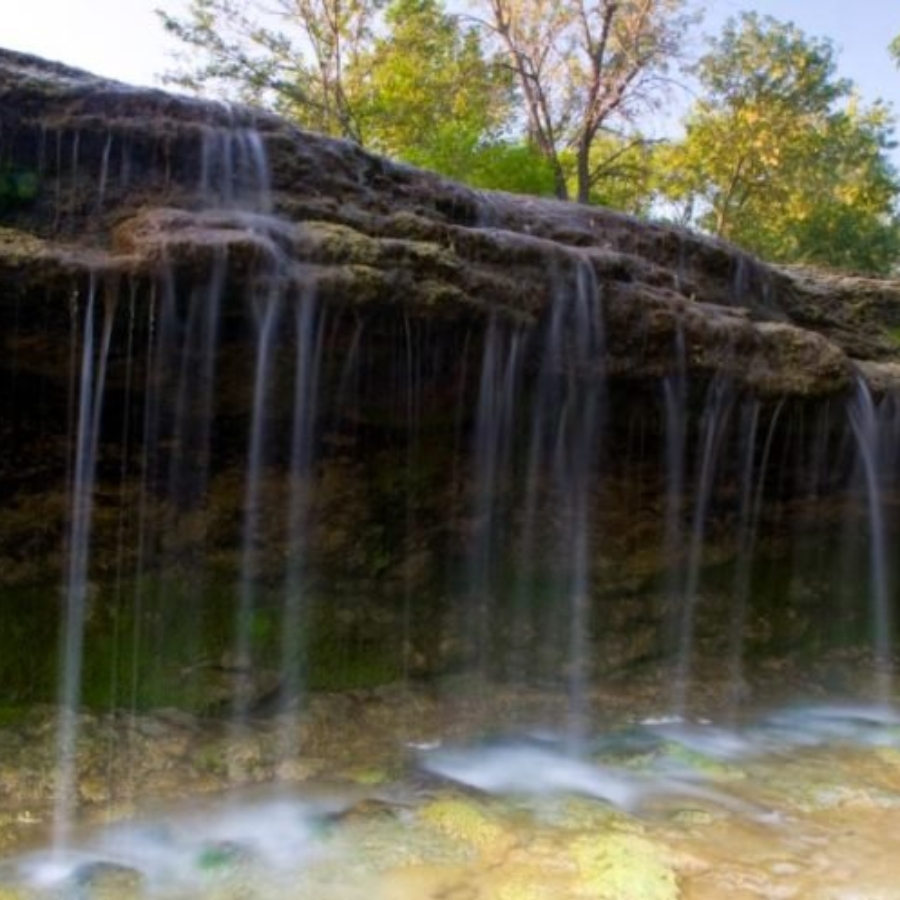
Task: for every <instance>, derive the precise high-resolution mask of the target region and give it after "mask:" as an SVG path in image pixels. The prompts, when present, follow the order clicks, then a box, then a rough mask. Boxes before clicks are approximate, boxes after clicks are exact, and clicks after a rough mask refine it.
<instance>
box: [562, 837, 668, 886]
mask: <svg viewBox="0 0 900 900" xmlns="http://www.w3.org/2000/svg"><path fill="white" fill-rule="evenodd" d="M569 853H570V855H571V857H572V859H573V860H574V862H575V865H576V866H577V869H578V875H579V878H578V884H579V892H578V895H577V896H579V897H585V898H590V900H678V898H679V897H680V896H681V893H680V891H679V888H678V880H677V878H676V876H675V872H674V871H673V870H672V868H671V867H670V866H669V865H667V864H666V863H665V862H664V861H663V860H662V859H661V858H660V857H661V855H662V854H661V852H660V848H659V847H657V846H655V845H654V844H653V843H652V842H651V841H649V840H647V839H646V838H643V837H641V836H640V835H636V834H626V833H621V834H619V833H615V832H613V833H609V834H599V835H582V836H581V837H579V838H576V839H575V840H574V841H573V842H572V844H571V845H570V847H569Z"/></svg>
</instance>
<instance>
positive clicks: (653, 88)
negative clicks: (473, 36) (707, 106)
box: [471, 0, 695, 202]
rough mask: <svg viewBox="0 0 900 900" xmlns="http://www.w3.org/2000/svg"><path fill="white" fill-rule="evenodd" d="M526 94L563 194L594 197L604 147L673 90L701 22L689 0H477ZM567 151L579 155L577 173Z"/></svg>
mask: <svg viewBox="0 0 900 900" xmlns="http://www.w3.org/2000/svg"><path fill="white" fill-rule="evenodd" d="M471 5H472V7H473V8H474V9H475V11H476V13H478V14H480V15H481V16H482V17H483V19H484V21H485V22H486V23H488V30H489V33H490V34H491V35H492V38H493V41H494V44H495V45H496V46H497V48H498V51H499V52H502V53H503V54H504V55H505V56H506V59H507V64H508V66H509V68H510V71H511V72H512V73H513V74H514V77H515V79H516V84H517V88H518V90H519V95H520V100H521V108H522V115H523V117H524V118H525V119H526V121H527V133H528V135H529V138H530V139H531V141H532V143H533V144H534V145H535V146H536V147H537V148H538V150H539V151H540V153H541V154H542V155H543V156H544V157H545V158H546V159H547V161H548V163H549V165H550V166H551V169H552V170H553V173H554V178H555V190H556V193H557V195H558V196H559V197H560V198H561V199H565V198H567V197H568V196H569V195H570V193H571V192H572V190H573V187H574V195H575V196H576V197H577V199H578V200H579V201H581V202H588V201H589V199H590V195H591V193H592V191H594V190H597V189H598V182H599V180H600V179H602V177H603V170H602V167H601V168H599V169H598V168H597V167H596V166H595V165H593V163H594V162H596V154H595V152H594V150H595V144H596V143H597V141H598V139H602V136H603V135H604V134H605V133H608V132H609V131H610V130H611V129H618V130H622V129H624V130H625V131H626V132H628V133H629V135H630V134H631V133H632V132H633V130H634V128H633V121H634V117H635V116H636V115H637V114H638V113H640V112H642V111H646V110H647V108H648V107H649V108H651V109H652V108H655V107H657V106H658V105H659V104H660V103H661V102H662V101H663V99H664V98H665V96H666V94H667V90H666V85H667V73H668V72H669V70H670V68H671V67H672V65H673V63H675V62H676V61H677V60H678V58H679V55H680V53H681V48H682V44H683V42H684V38H685V35H686V33H687V30H688V28H689V27H690V25H691V24H692V23H693V22H694V21H695V18H694V17H693V16H692V15H690V14H688V13H686V12H685V10H686V9H687V3H686V2H685V0H599V2H587V0H567V2H563V3H560V2H556V0H471ZM566 157H570V158H571V160H572V169H571V171H567V168H568V163H567V160H566Z"/></svg>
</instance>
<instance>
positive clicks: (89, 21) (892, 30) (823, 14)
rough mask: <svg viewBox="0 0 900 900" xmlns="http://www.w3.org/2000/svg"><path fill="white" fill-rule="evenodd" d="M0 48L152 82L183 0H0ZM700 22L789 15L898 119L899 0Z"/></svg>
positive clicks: (730, 2) (825, 1) (802, 2)
mask: <svg viewBox="0 0 900 900" xmlns="http://www.w3.org/2000/svg"><path fill="white" fill-rule="evenodd" d="M0 2H2V6H3V11H2V15H0V46H5V47H9V48H12V49H15V50H24V51H26V52H29V53H35V54H37V55H38V56H45V57H48V58H50V59H55V60H59V61H61V62H65V63H69V64H70V65H74V66H77V67H79V68H83V69H88V70H89V71H92V72H95V73H96V74H98V75H105V76H108V77H111V78H116V79H119V80H120V81H127V82H130V83H132V84H137V85H158V84H159V79H158V76H159V74H160V73H161V72H162V71H164V70H165V69H166V68H167V67H169V64H170V63H169V59H168V51H169V50H171V49H172V47H173V45H172V43H171V39H170V38H168V37H167V36H166V34H165V33H164V32H163V29H162V26H161V25H160V23H159V20H158V17H157V16H156V15H155V14H154V12H153V10H154V8H156V7H159V6H163V7H165V8H166V9H167V10H169V11H172V12H174V11H177V10H179V9H183V8H184V6H185V5H186V0H0ZM706 5H707V10H708V13H707V18H706V27H707V29H708V30H712V31H717V30H718V28H719V26H720V25H721V24H722V22H723V21H724V20H725V19H726V18H727V17H728V15H730V14H733V13H735V12H737V11H739V10H741V9H755V10H757V11H759V12H761V13H768V14H771V15H773V16H775V17H776V18H779V19H790V20H792V21H794V22H795V23H796V24H797V25H799V26H800V27H801V28H802V29H803V30H804V31H806V32H807V33H808V34H810V35H815V36H818V37H828V38H830V39H831V40H832V41H833V42H834V43H835V45H836V46H837V48H838V49H839V51H840V55H839V71H840V74H841V75H844V76H847V77H849V78H852V79H853V80H854V81H855V82H856V83H857V85H858V86H859V88H860V90H861V93H862V95H863V98H864V99H865V100H868V101H872V100H874V99H876V98H877V97H881V98H882V99H884V100H887V101H889V102H891V103H892V104H893V106H894V109H895V112H896V113H897V114H898V116H900V70H898V69H897V68H895V66H894V64H893V62H892V60H891V59H890V58H889V56H888V53H887V49H886V48H887V44H888V42H889V41H890V39H891V38H892V37H893V36H894V35H897V34H900V0H707V2H706Z"/></svg>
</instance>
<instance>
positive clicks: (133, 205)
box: [0, 51, 900, 396]
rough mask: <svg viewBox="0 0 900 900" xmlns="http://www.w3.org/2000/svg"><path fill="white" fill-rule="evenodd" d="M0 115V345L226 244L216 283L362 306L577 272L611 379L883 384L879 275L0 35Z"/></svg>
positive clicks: (813, 386)
mask: <svg viewBox="0 0 900 900" xmlns="http://www.w3.org/2000/svg"><path fill="white" fill-rule="evenodd" d="M0 119H2V122H3V129H2V134H0V176H2V184H3V186H4V188H3V194H2V197H0V226H2V227H0V286H2V298H3V299H2V301H0V324H2V326H3V334H4V352H6V353H9V352H15V350H16V347H15V337H14V336H13V335H14V333H15V331H16V328H14V327H13V326H14V325H15V326H16V327H17V328H18V327H20V326H21V325H22V322H23V320H24V319H28V318H29V317H30V316H33V315H41V316H42V317H43V321H44V322H45V324H46V323H47V321H48V319H49V321H51V322H56V324H57V325H58V326H59V327H60V328H63V329H64V328H66V327H67V321H68V315H67V312H66V310H67V307H68V304H69V301H70V299H71V297H72V296H73V291H74V292H76V293H77V292H78V291H82V292H83V291H85V290H87V285H88V284H89V283H90V282H91V279H94V280H95V282H96V281H97V280H98V279H99V280H102V282H103V284H104V289H105V290H106V291H107V293H113V294H117V293H120V292H125V291H128V292H129V293H130V294H131V295H137V296H140V295H141V294H142V293H146V292H149V291H150V290H151V285H153V284H154V283H156V282H157V281H158V279H159V278H160V276H161V273H162V271H163V270H164V269H166V270H168V271H171V272H172V273H174V274H173V275H172V277H173V278H174V279H175V280H176V282H177V281H179V280H180V279H190V278H191V277H193V275H195V274H196V273H197V272H199V271H203V270H206V269H208V267H209V265H210V262H211V261H212V260H213V259H225V260H226V263H225V264H226V265H227V267H228V269H229V275H230V276H231V278H232V282H230V283H233V282H234V280H235V279H236V280H240V279H243V280H245V281H251V282H254V281H260V280H262V281H265V280H266V279H269V278H271V273H272V271H273V266H276V267H277V268H278V271H279V273H280V275H279V277H287V278H289V279H291V280H292V281H293V282H295V283H296V284H297V285H299V286H309V285H315V288H316V290H317V291H318V293H319V296H321V297H322V298H324V299H325V300H327V301H328V302H331V303H334V304H337V305H341V306H347V307H352V308H353V309H354V310H355V312H356V314H360V315H378V311H379V310H384V309H389V310H391V309H394V310H395V309H397V308H398V307H400V308H402V309H403V311H404V314H406V315H410V316H413V317H421V318H424V319H429V320H435V321H445V320H452V321H466V322H473V321H474V322H478V321H484V320H486V319H487V318H489V317H491V316H496V317H501V318H505V319H508V320H511V321H513V322H516V323H520V324H522V325H524V326H526V327H527V326H529V325H530V324H533V323H535V322H537V321H538V320H540V319H541V317H542V315H543V314H544V312H545V310H546V309H547V307H548V305H550V304H551V303H552V301H553V298H554V296H555V295H556V294H558V293H559V291H560V290H561V285H562V286H563V289H564V286H565V285H566V284H567V283H568V284H570V285H571V284H572V283H574V282H575V281H576V280H577V279H578V278H579V277H584V276H583V275H582V276H579V275H578V274H577V273H578V272H579V271H581V272H582V273H583V272H585V271H587V272H589V273H590V275H591V277H592V278H594V279H596V285H597V289H598V290H599V292H600V294H601V297H602V305H603V314H604V319H605V322H604V324H605V328H606V335H605V338H606V341H607V364H608V372H609V374H610V375H612V376H614V377H621V378H627V379H633V378H646V377H658V376H659V375H661V374H666V373H668V372H672V371H674V370H675V369H676V368H677V367H678V366H682V367H685V366H686V367H687V369H688V371H690V372H692V373H697V374H698V375H708V374H709V373H710V372H713V371H715V372H721V373H725V374H727V375H730V376H731V377H732V378H733V379H734V380H735V382H736V383H738V384H742V385H744V386H746V387H747V388H749V389H751V390H753V391H754V392H756V393H758V394H760V395H769V396H771V395H800V396H822V395H827V394H834V393H836V392H841V391H843V390H845V389H846V388H847V387H848V385H849V383H850V382H851V380H852V378H853V376H854V372H855V371H857V367H856V365H855V361H856V360H864V361H866V362H867V364H866V365H864V366H863V367H862V371H863V373H864V374H865V376H866V377H867V378H869V379H870V380H871V382H872V384H873V385H874V386H876V387H880V388H883V387H884V386H885V385H886V384H891V383H894V382H895V380H896V375H895V373H894V371H893V369H892V368H891V366H890V363H892V362H894V361H896V360H898V359H900V352H898V351H900V338H898V336H897V329H898V327H900V312H898V310H900V285H898V284H897V283H893V282H876V281H871V280H864V279H856V278H848V277H841V278H837V277H833V276H825V275H822V274H820V273H815V272H808V271H799V272H797V271H786V270H779V269H774V268H770V267H767V266H764V265H762V264H760V263H758V262H757V261H755V260H753V259H752V258H750V257H748V256H746V255H745V254H742V253H741V252H739V251H737V250H736V249H735V248H733V247H729V246H726V245H723V244H720V243H716V242H713V241H710V240H706V239H704V238H701V237H699V236H697V235H692V234H689V233H687V232H684V231H681V230H678V229H675V228H671V227H665V226H661V225H655V224H651V223H647V222H640V221H637V220H636V219H633V218H630V217H628V216H624V215H620V214H616V213H612V212H609V211H607V210H603V209H599V208H589V207H579V206H575V205H569V204H561V203H557V202H552V201H547V200H535V199H529V198H519V197H512V196H508V195H503V194H499V193H488V192H479V191H474V190H471V189H468V188H465V187H462V186H460V185H458V184H454V183H452V182H449V181H447V180H444V179H442V178H439V177H437V176H435V175H432V174H429V173H425V172H420V171H416V170H414V169H411V168H409V167H406V166H402V165H398V164H395V163H391V162H389V161H387V160H384V159H381V158H378V157H376V156H373V155H370V154H367V153H365V152H364V151H362V150H361V149H360V148H358V147H356V146H354V145H352V144H350V143H346V142H341V141H335V140H330V139H327V138H324V137H321V136H319V135H315V134H310V133H307V132H303V131H301V130H299V129H297V128H295V127H293V126H292V125H290V124H288V123H287V122H285V121H282V120H281V119H279V118H277V117H275V116H272V115H270V114H267V113H264V112H260V111H257V110H251V109H246V108H239V107H230V106H225V105H223V104H221V103H210V102H201V101H198V100H195V99H190V98H185V97H177V96H173V95H170V94H167V93H164V92H161V91H154V90H137V89H134V88H131V87H128V86H126V85H123V84H118V83H115V82H111V81H106V80H103V79H100V78H97V77H95V76H93V75H90V74H87V73H85V72H81V71H77V70H74V69H70V68H67V67H64V66H61V65H58V64H54V63H50V62H46V61H43V60H40V59H37V58H34V57H30V56H26V55H22V54H18V53H14V52H10V51H0ZM273 215H274V218H273ZM285 260H289V264H288V265H285V264H284V261H285ZM48 306H49V311H48ZM38 308H39V309H40V310H41V311H40V312H38V311H37V310H38ZM682 342H683V347H684V355H683V356H681V355H680V351H679V349H678V348H679V347H681V346H682ZM885 364H887V365H885Z"/></svg>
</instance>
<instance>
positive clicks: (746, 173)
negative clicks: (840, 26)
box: [658, 14, 900, 273]
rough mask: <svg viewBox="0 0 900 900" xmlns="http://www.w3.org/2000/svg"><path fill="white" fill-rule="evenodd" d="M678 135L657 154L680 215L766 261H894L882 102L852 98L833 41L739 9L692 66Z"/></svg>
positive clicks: (896, 230)
mask: <svg viewBox="0 0 900 900" xmlns="http://www.w3.org/2000/svg"><path fill="white" fill-rule="evenodd" d="M698 75H699V79H700V83H701V85H702V87H703V90H704V93H703V94H702V96H701V97H700V99H699V100H698V101H697V102H696V103H695V104H694V107H693V109H692V110H691V112H690V114H689V116H688V119H687V131H686V136H685V138H684V139H683V140H682V141H680V142H678V143H676V144H673V145H672V146H670V147H668V148H665V149H664V150H662V151H660V153H659V156H658V163H659V172H660V176H659V177H660V191H661V194H662V196H664V197H665V198H666V199H667V201H669V202H670V203H672V204H674V206H675V207H676V208H677V209H679V210H680V218H681V219H682V221H685V222H686V223H689V224H695V225H698V226H699V227H701V228H703V229H704V230H706V231H708V232H710V233H712V234H715V235H718V236H721V237H725V238H728V239H729V240H732V241H734V242H735V243H737V244H740V245H741V246H743V247H745V248H747V249H749V250H751V251H753V252H755V253H758V254H759V255H761V256H763V257H764V258H766V259H769V260H772V261H777V262H792V263H813V264H820V265H828V266H835V267H839V268H844V269H850V270H857V271H863V272H871V273H887V272H889V271H891V270H892V268H893V267H894V266H895V265H896V263H897V261H898V260H900V227H898V225H900V223H898V218H897V214H896V208H895V200H896V197H897V194H898V192H900V183H898V180H897V173H896V172H895V171H894V169H893V168H892V166H891V164H890V162H889V160H888V158H887V155H886V151H887V150H888V149H890V147H891V146H892V144H891V142H890V131H891V127H892V125H893V122H892V120H891V117H890V115H889V112H888V110H887V109H886V107H884V106H883V105H881V104H879V103H876V104H874V105H873V106H871V107H863V106H861V105H860V103H859V102H858V100H857V99H856V97H855V95H854V94H853V91H852V84H851V83H850V82H848V81H846V80H845V79H841V78H838V77H837V75H836V64H835V57H834V50H833V48H832V46H831V44H830V43H829V42H827V41H823V40H817V39H813V38H809V37H807V36H806V35H804V34H803V33H802V32H801V31H800V30H799V29H797V28H796V27H795V26H794V25H792V24H790V23H781V22H778V21H776V20H775V19H772V18H770V17H760V16H757V15H755V14H744V15H743V16H742V17H741V18H740V19H739V20H732V21H730V22H729V24H728V25H727V27H726V29H725V31H724V32H723V34H722V36H721V37H720V38H718V39H717V40H715V41H713V42H712V46H711V50H710V52H709V53H708V54H707V55H706V56H704V57H703V58H702V59H701V61H700V64H699V67H698Z"/></svg>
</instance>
